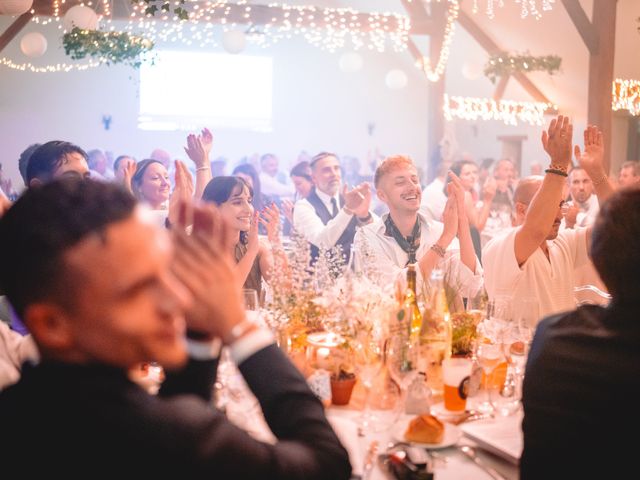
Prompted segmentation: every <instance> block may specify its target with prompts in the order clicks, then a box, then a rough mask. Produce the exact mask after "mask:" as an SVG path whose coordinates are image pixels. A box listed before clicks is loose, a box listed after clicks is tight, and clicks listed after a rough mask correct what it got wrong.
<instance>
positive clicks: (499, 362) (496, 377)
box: [476, 338, 507, 413]
mask: <svg viewBox="0 0 640 480" xmlns="http://www.w3.org/2000/svg"><path fill="white" fill-rule="evenodd" d="M476 360H477V362H478V364H479V365H480V366H481V367H482V373H483V381H482V386H481V392H482V398H481V399H480V403H479V404H478V405H477V406H476V409H477V410H479V411H480V412H482V413H489V412H493V410H494V408H493V405H492V404H491V401H490V395H489V391H490V390H491V389H492V388H494V386H495V385H499V384H502V383H503V382H504V378H505V377H506V370H507V362H506V359H505V356H504V353H503V351H502V345H501V344H500V342H498V341H491V340H490V339H489V338H484V339H481V340H480V341H479V342H478V345H477V348H476Z"/></svg>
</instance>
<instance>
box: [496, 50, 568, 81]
mask: <svg viewBox="0 0 640 480" xmlns="http://www.w3.org/2000/svg"><path fill="white" fill-rule="evenodd" d="M561 63H562V58H560V57H559V56H557V55H544V56H541V57H534V56H533V55H531V54H530V53H529V52H526V53H524V54H516V55H510V54H509V53H508V52H502V53H499V54H496V55H492V56H491V57H489V61H488V62H487V64H486V65H485V66H484V74H485V76H486V77H488V78H489V80H491V82H492V83H495V82H496V78H497V77H502V76H505V75H512V74H514V73H516V72H536V71H543V72H547V73H548V74H549V75H553V74H554V73H556V72H557V71H559V70H560V64H561Z"/></svg>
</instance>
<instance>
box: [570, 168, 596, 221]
mask: <svg viewBox="0 0 640 480" xmlns="http://www.w3.org/2000/svg"><path fill="white" fill-rule="evenodd" d="M569 194H570V195H571V203H572V205H571V206H570V207H569V212H567V215H566V216H565V225H566V227H567V228H574V227H576V226H577V227H588V226H590V225H592V224H593V222H594V221H595V219H596V217H597V216H598V211H599V210H600V206H599V204H598V197H596V196H595V195H594V194H593V182H592V181H591V178H589V175H587V172H586V171H585V170H584V168H580V167H574V168H572V169H571V171H570V172H569ZM571 207H573V208H571Z"/></svg>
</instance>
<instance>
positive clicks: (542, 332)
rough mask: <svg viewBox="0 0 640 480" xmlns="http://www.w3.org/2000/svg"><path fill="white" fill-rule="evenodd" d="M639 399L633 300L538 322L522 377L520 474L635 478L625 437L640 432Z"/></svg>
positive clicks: (639, 348)
mask: <svg viewBox="0 0 640 480" xmlns="http://www.w3.org/2000/svg"><path fill="white" fill-rule="evenodd" d="M639 399H640V299H638V300H636V301H635V302H634V303H631V304H629V303H627V304H620V303H618V302H614V303H613V304H612V305H611V306H610V307H609V308H606V309H605V308H601V307H598V306H593V305H589V306H582V307H580V308H578V310H576V311H573V312H570V313H565V314H561V315H555V316H552V317H549V318H547V319H545V320H543V321H542V322H541V323H540V325H539V326H538V329H537V330H536V334H535V337H534V340H533V343H532V346H531V352H530V353H529V359H528V362H527V367H526V371H525V377H524V386H523V406H524V420H523V432H524V451H523V454H522V458H521V460H520V473H521V478H522V479H523V480H525V479H555V478H563V479H564V478H566V479H573V478H576V479H577V478H579V479H585V478H598V479H605V478H612V479H613V478H637V476H638V473H637V469H638V461H639V460H640V455H639V454H638V452H637V445H638V441H637V440H635V441H631V442H627V441H626V438H629V437H632V438H636V439H637V436H638V435H639V434H640V415H639V414H638V409H637V404H638V400H639ZM632 450H633V451H632ZM621 471H626V472H635V473H630V474H629V475H626V474H625V475H622V476H619V475H618V474H619V472H621Z"/></svg>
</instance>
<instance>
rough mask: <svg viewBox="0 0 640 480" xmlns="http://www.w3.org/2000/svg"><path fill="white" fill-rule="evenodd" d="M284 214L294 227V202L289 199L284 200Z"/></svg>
mask: <svg viewBox="0 0 640 480" xmlns="http://www.w3.org/2000/svg"><path fill="white" fill-rule="evenodd" d="M282 214H283V215H284V217H285V218H286V219H287V220H289V223H290V224H291V225H293V202H292V201H291V200H289V199H288V198H285V199H283V200H282Z"/></svg>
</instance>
